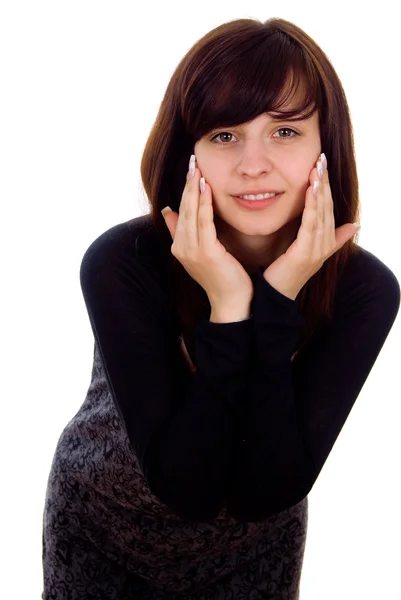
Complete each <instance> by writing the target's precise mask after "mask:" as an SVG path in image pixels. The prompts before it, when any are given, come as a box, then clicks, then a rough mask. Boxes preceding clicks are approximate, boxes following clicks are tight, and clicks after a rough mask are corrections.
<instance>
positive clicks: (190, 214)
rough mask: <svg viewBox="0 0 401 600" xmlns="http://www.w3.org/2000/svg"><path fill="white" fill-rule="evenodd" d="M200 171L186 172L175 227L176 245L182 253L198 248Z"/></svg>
mask: <svg viewBox="0 0 401 600" xmlns="http://www.w3.org/2000/svg"><path fill="white" fill-rule="evenodd" d="M199 179H200V171H199V169H197V168H195V174H194V176H193V177H191V176H190V174H189V171H188V172H187V179H186V184H185V187H184V191H183V193H182V198H181V203H180V208H179V216H178V222H177V228H176V238H178V239H177V246H178V245H179V246H180V251H181V252H184V253H188V252H194V251H196V249H197V248H198V245H199V240H198V207H199Z"/></svg>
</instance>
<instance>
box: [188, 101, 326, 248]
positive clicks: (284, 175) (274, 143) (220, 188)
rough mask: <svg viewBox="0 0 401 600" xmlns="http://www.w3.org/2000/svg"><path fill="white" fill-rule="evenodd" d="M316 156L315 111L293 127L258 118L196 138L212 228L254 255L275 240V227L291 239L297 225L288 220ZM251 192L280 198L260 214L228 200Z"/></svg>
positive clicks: (297, 211) (298, 210)
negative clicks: (209, 200) (272, 192)
mask: <svg viewBox="0 0 401 600" xmlns="http://www.w3.org/2000/svg"><path fill="white" fill-rule="evenodd" d="M321 152H322V149H321V144H320V132H319V117H318V113H317V112H316V113H314V114H313V115H312V117H310V118H309V119H308V120H304V121H293V122H291V121H288V122H286V121H285V119H283V120H280V121H273V120H272V117H271V116H270V115H269V114H262V115H259V116H258V117H257V118H256V119H254V120H253V121H251V122H249V123H247V124H242V125H237V126H236V127H229V128H226V129H225V128H220V129H216V130H213V131H212V132H210V133H209V134H207V135H206V136H204V137H203V138H201V139H200V140H199V141H198V142H197V143H196V144H195V147H194V153H195V155H196V158H197V167H198V168H199V169H200V171H201V174H202V176H203V177H205V180H206V182H207V183H208V184H209V185H210V187H211V189H212V196H213V210H214V213H215V215H217V219H215V223H216V229H217V230H218V224H219V223H220V228H221V230H222V231H223V230H224V232H225V234H226V235H228V239H230V240H232V241H233V242H234V244H237V245H239V246H240V247H242V248H243V249H244V250H245V253H246V252H247V250H248V251H249V254H250V255H252V254H255V256H256V255H258V254H259V255H260V253H261V251H263V249H266V248H268V247H269V245H271V244H272V242H273V241H274V240H275V239H277V236H275V235H274V234H275V232H277V231H279V230H280V229H281V228H283V227H284V229H282V232H281V233H287V234H289V235H290V236H291V235H293V233H294V227H292V225H291V222H293V224H296V226H297V228H299V224H300V221H299V220H297V221H294V219H296V217H299V215H301V214H302V212H303V210H304V206H305V194H306V190H307V188H308V187H309V186H310V181H309V177H310V172H311V170H312V169H313V168H314V167H315V166H316V164H315V163H316V161H317V159H318V158H319V155H320V153H321ZM253 189H261V190H266V191H269V190H278V191H281V192H283V194H282V196H281V197H279V199H278V200H277V201H275V202H273V203H272V204H270V205H268V206H267V207H266V208H264V209H262V210H248V209H247V208H243V207H242V206H240V205H239V204H237V203H236V202H235V200H234V199H233V196H237V195H242V194H245V193H246V192H247V190H253ZM287 224H288V226H286V225H287ZM285 226H286V227H285ZM219 237H220V236H219ZM292 239H294V238H292ZM287 247H288V246H287Z"/></svg>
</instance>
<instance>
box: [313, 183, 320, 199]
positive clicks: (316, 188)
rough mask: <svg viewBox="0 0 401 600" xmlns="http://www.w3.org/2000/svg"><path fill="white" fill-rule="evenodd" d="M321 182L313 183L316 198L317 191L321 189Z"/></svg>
mask: <svg viewBox="0 0 401 600" xmlns="http://www.w3.org/2000/svg"><path fill="white" fill-rule="evenodd" d="M319 185H320V184H319V182H318V181H314V182H313V195H314V196H315V197H316V196H317V191H318V189H319Z"/></svg>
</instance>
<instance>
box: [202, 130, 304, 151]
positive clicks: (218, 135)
mask: <svg viewBox="0 0 401 600" xmlns="http://www.w3.org/2000/svg"><path fill="white" fill-rule="evenodd" d="M279 131H291V132H292V133H293V134H294V135H291V136H288V135H286V136H284V137H282V136H279V139H282V140H286V139H289V140H291V139H293V138H294V137H295V136H297V135H299V133H297V132H296V131H295V130H294V129H291V128H290V127H281V128H280V129H279V130H278V131H277V132H276V133H278V132H279ZM221 135H231V136H232V135H233V134H232V133H230V132H228V131H222V132H221V133H216V135H214V136H213V137H212V138H211V140H210V141H211V142H213V143H214V144H217V145H218V146H228V144H225V143H224V142H221V141H220V142H216V141H215V140H216V139H217V138H219V137H220V136H221Z"/></svg>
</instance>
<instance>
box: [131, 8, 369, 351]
mask: <svg viewBox="0 0 401 600" xmlns="http://www.w3.org/2000/svg"><path fill="white" fill-rule="evenodd" d="M288 82H289V84H288ZM299 90H302V91H303V96H304V97H303V103H302V104H301V105H300V106H298V107H297V108H296V109H295V110H292V111H289V110H287V111H282V110H280V109H281V108H282V107H284V106H286V105H287V102H288V101H289V99H291V98H292V97H293V95H295V94H296V93H297V91H299ZM315 111H317V112H318V116H319V129H320V138H321V147H322V148H323V151H324V153H325V155H326V158H327V163H328V171H329V174H330V188H331V192H332V197H333V203H334V218H335V226H336V227H339V226H341V225H343V224H345V223H353V222H355V221H359V220H360V214H359V212H360V206H359V191H358V177H357V170H356V161H355V154H354V140H353V129H352V124H351V118H350V113H349V108H348V104H347V100H346V97H345V93H344V90H343V87H342V85H341V82H340V80H339V78H338V76H337V74H336V72H335V70H334V68H333V66H332V65H331V63H330V61H329V59H328V58H327V56H326V55H325V54H324V52H323V51H322V50H321V49H320V47H319V46H318V45H317V44H316V42H314V41H313V39H312V38H311V37H309V36H308V35H307V34H306V33H305V32H304V31H303V30H302V29H300V28H299V27H297V26H296V25H294V24H293V23H291V22H289V21H286V20H284V19H278V18H271V19H268V20H267V21H265V22H264V23H262V22H261V21H258V20H254V19H236V20H233V21H229V22H227V23H224V24H223V25H220V26H218V27H216V28H215V29H213V30H212V31H210V32H209V33H207V34H206V35H205V36H204V37H202V38H201V39H200V40H199V41H197V42H196V43H195V45H194V46H193V47H192V48H191V49H190V50H189V51H188V53H187V54H186V55H185V56H184V58H183V59H182V60H181V62H180V63H179V65H178V67H177V68H176V70H175V72H174V73H173V76H172V77H171V80H170V82H169V84H168V86H167V89H166V92H165V95H164V98H163V100H162V103H161V105H160V109H159V112H158V115H157V118H156V121H155V123H154V125H153V127H152V130H151V132H150V135H149V137H148V140H147V143H146V145H145V149H144V152H143V155H142V161H141V178H142V182H143V186H144V189H145V191H146V194H147V197H148V201H149V205H150V217H151V220H152V223H153V225H154V227H155V228H156V229H157V231H158V232H159V234H160V239H161V243H162V245H163V246H164V245H165V251H166V254H169V260H168V270H169V280H170V283H171V286H172V287H171V290H172V298H173V302H174V304H175V307H176V309H177V311H178V314H179V316H180V322H181V324H182V332H183V338H184V340H185V342H186V345H187V347H190V348H191V349H192V350H193V334H194V326H195V324H196V322H197V321H198V319H200V318H205V317H209V315H210V310H211V307H210V304H209V301H208V297H207V295H206V292H205V291H204V290H203V288H202V287H201V286H200V285H199V284H198V283H197V282H196V281H194V280H193V279H192V278H191V276H190V275H189V274H188V273H187V271H186V270H185V269H184V267H183V265H182V264H181V263H180V262H179V261H178V260H177V259H176V258H175V257H174V256H173V255H172V254H171V245H172V242H173V240H172V238H171V234H170V232H169V231H168V229H167V226H166V224H165V221H164V218H163V216H162V214H161V210H162V208H164V207H165V206H166V205H168V206H170V207H171V208H172V209H173V210H174V211H175V212H177V213H178V212H179V205H180V202H181V197H182V193H183V190H184V187H185V184H186V175H187V171H188V161H189V157H190V155H191V154H192V153H193V148H194V145H195V143H196V142H197V141H198V140H199V139H200V138H201V137H203V136H204V135H205V134H206V133H208V132H209V131H211V130H213V129H215V128H217V127H218V128H220V127H225V126H228V127H232V126H235V125H238V124H242V123H245V122H249V121H251V120H253V119H255V118H256V117H257V116H259V115H260V114H262V113H266V112H274V113H278V114H279V115H280V116H281V115H283V116H285V120H286V121H296V120H300V119H304V118H308V117H310V116H311V115H312V114H314V113H315ZM299 223H301V219H300V220H299ZM296 235H297V234H296ZM296 235H295V237H294V240H295V239H296ZM294 240H293V241H294ZM356 248H357V245H356V242H355V241H354V238H352V239H351V240H349V241H348V242H347V243H345V244H344V245H343V246H342V248H341V249H340V250H338V251H337V252H336V253H335V254H334V255H332V256H331V257H329V258H328V259H327V260H326V261H325V263H324V264H323V266H322V267H321V268H320V269H319V271H318V272H317V273H315V275H314V276H312V277H311V278H310V280H309V281H308V282H307V283H306V284H305V286H304V287H303V288H302V290H301V291H300V293H299V295H298V296H297V302H299V310H300V313H301V315H302V316H303V317H304V320H305V326H304V328H303V331H302V333H301V337H300V341H299V343H298V346H297V351H299V350H300V348H301V347H302V346H303V345H305V343H306V342H307V340H308V339H309V338H310V336H311V335H312V333H313V331H314V330H315V329H316V326H317V325H318V324H319V323H321V322H322V321H324V320H330V319H332V317H333V306H334V300H335V294H336V289H337V282H338V280H339V278H340V277H341V273H342V271H343V269H344V267H345V265H346V263H347V262H348V259H349V257H350V256H351V254H353V253H354V252H355V251H356Z"/></svg>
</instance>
